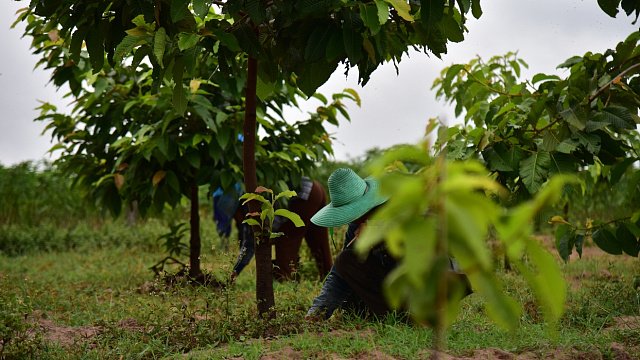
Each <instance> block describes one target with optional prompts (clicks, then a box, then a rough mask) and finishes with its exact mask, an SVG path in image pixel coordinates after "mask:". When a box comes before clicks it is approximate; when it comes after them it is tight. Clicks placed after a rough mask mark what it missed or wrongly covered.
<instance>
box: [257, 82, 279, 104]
mask: <svg viewBox="0 0 640 360" xmlns="http://www.w3.org/2000/svg"><path fill="white" fill-rule="evenodd" d="M275 90H276V83H275V82H265V81H264V80H262V78H261V77H259V76H258V80H257V82H256V95H257V96H258V98H259V99H260V100H262V101H265V100H267V98H269V96H271V94H273V93H274V92H275Z"/></svg>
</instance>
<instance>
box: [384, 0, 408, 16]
mask: <svg viewBox="0 0 640 360" xmlns="http://www.w3.org/2000/svg"><path fill="white" fill-rule="evenodd" d="M385 1H386V2H388V3H389V4H391V6H393V7H394V8H395V9H396V11H397V12H398V15H400V17H401V18H403V19H405V20H407V21H413V16H411V14H410V13H409V11H411V8H409V3H407V2H406V1H405V0H385Z"/></svg>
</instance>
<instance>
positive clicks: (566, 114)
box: [560, 108, 587, 130]
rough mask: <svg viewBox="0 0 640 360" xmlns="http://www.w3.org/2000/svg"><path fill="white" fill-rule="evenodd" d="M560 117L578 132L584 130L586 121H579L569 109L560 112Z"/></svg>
mask: <svg viewBox="0 0 640 360" xmlns="http://www.w3.org/2000/svg"><path fill="white" fill-rule="evenodd" d="M560 116H562V118H563V119H564V121H566V122H567V123H569V124H570V125H571V126H573V127H575V128H576V129H578V130H584V128H585V126H586V123H587V121H586V119H580V118H579V117H578V115H576V113H575V111H573V109H571V108H569V109H564V110H562V111H561V112H560Z"/></svg>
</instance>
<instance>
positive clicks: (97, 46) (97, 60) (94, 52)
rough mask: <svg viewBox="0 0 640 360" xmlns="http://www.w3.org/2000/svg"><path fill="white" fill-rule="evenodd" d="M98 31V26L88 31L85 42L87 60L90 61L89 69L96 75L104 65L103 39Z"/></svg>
mask: <svg viewBox="0 0 640 360" xmlns="http://www.w3.org/2000/svg"><path fill="white" fill-rule="evenodd" d="M102 36H103V34H102V32H101V31H100V27H99V26H94V27H92V28H90V29H89V32H88V33H87V38H86V39H85V42H86V44H87V52H89V60H90V61H91V68H92V69H93V73H94V74H95V73H97V72H99V71H100V70H102V66H103V65H104V44H103V42H104V38H103V37H102Z"/></svg>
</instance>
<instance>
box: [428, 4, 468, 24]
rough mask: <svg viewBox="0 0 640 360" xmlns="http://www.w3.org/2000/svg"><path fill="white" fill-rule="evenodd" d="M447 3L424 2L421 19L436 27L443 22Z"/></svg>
mask: <svg viewBox="0 0 640 360" xmlns="http://www.w3.org/2000/svg"><path fill="white" fill-rule="evenodd" d="M478 1H479V0H478ZM445 3H446V2H445V1H442V0H422V1H421V6H420V17H421V18H422V21H427V22H428V23H429V25H434V24H435V23H437V22H439V21H440V20H442V16H443V15H444V7H445Z"/></svg>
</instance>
